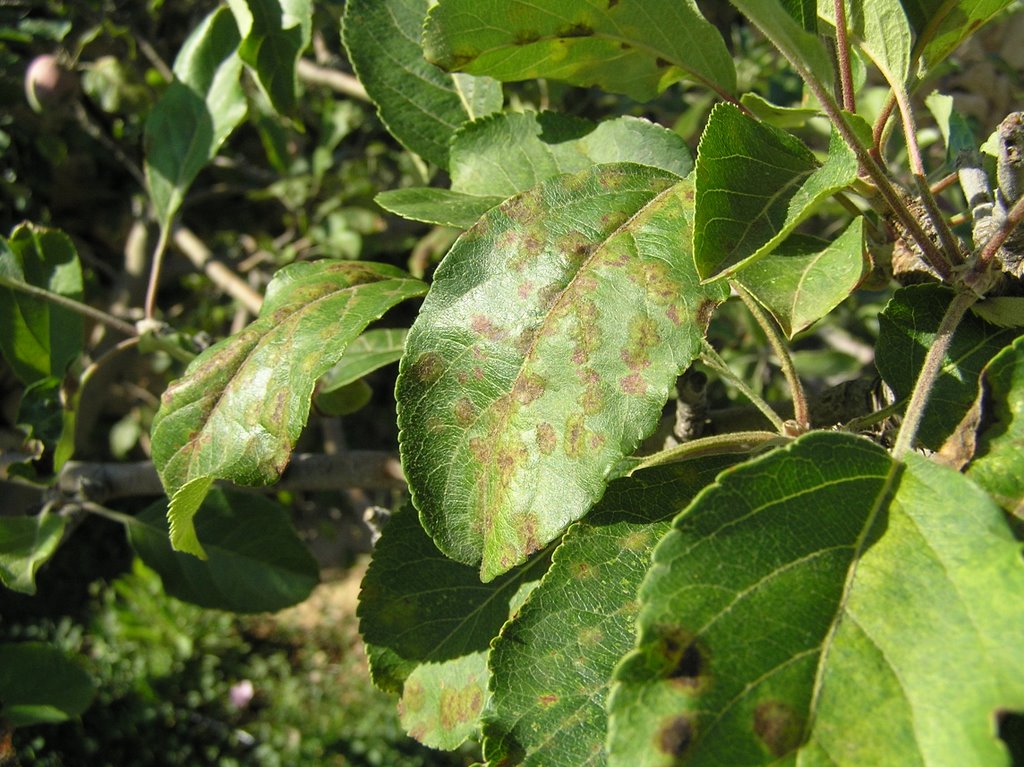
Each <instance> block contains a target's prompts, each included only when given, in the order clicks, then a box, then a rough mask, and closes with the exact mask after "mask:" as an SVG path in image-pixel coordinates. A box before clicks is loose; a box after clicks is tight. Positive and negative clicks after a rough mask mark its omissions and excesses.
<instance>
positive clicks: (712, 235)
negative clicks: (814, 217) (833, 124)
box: [693, 104, 857, 279]
mask: <svg viewBox="0 0 1024 767" xmlns="http://www.w3.org/2000/svg"><path fill="white" fill-rule="evenodd" d="M856 178H857V158H856V156H855V155H854V154H853V152H852V151H851V150H850V148H849V147H847V146H846V144H844V143H843V142H842V141H841V140H840V139H839V138H838V137H837V136H836V135H833V136H832V143H831V146H830V147H829V154H828V159H827V160H826V161H825V163H824V164H823V165H820V164H819V163H818V161H817V160H816V159H815V158H814V155H813V154H812V153H811V150H810V149H808V148H807V146H806V145H805V144H804V143H803V142H801V141H800V140H799V139H797V138H794V137H793V136H791V135H790V134H788V133H786V132H785V131H782V130H780V129H779V128H775V127H773V126H771V125H766V124H763V123H759V122H757V121H755V120H753V119H751V118H749V117H746V116H745V115H744V114H743V113H742V112H740V110H739V109H737V108H736V107H734V106H732V105H731V104H718V105H717V106H716V107H715V108H714V109H713V110H712V112H711V116H710V117H709V118H708V123H707V126H706V127H705V128H704V133H703V135H702V136H701V139H700V146H698V147H697V168H696V181H695V183H696V185H697V212H696V215H695V218H694V222H693V249H694V258H695V260H696V262H697V271H698V272H699V273H700V275H701V277H702V278H704V279H711V278H714V277H722V276H728V275H730V274H732V273H734V272H735V271H736V270H738V269H739V268H740V267H741V266H744V265H747V264H750V263H752V262H754V261H755V260H757V259H758V258H760V257H762V256H764V255H767V254H768V253H771V252H772V250H773V249H774V248H775V247H776V246H777V245H779V243H781V242H782V241H783V240H785V239H786V237H787V236H788V235H789V234H790V233H791V232H792V231H793V230H794V229H795V228H796V226H797V225H798V224H799V223H800V222H801V221H803V220H804V219H806V218H807V217H808V216H809V215H811V213H813V212H814V209H815V207H816V206H817V205H818V204H819V203H820V202H821V201H822V200H823V199H825V198H827V197H829V196H830V195H832V194H834V193H835V192H837V191H839V190H840V189H842V188H843V187H845V186H847V185H849V184H851V183H852V182H853V181H854V180H855V179H856Z"/></svg>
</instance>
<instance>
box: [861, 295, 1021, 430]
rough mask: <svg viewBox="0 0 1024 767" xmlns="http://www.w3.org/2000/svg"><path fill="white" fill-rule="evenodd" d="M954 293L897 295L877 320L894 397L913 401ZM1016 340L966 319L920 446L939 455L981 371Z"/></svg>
mask: <svg viewBox="0 0 1024 767" xmlns="http://www.w3.org/2000/svg"><path fill="white" fill-rule="evenodd" d="M952 300H953V291H952V290H950V289H949V288H945V287H942V286H939V285H915V286H911V287H907V288H902V289H900V290H897V291H896V293H895V295H894V296H893V298H892V300H891V301H890V302H889V304H888V305H887V306H886V307H885V310H884V311H883V312H882V313H881V314H880V315H879V318H878V320H879V333H878V343H877V345H876V347H875V365H876V366H877V368H878V372H879V373H881V375H882V378H883V379H884V380H885V382H886V383H887V384H888V385H889V386H890V387H891V388H892V390H893V392H894V393H895V394H896V397H897V398H899V399H903V398H905V397H909V396H910V393H911V392H912V391H913V388H914V384H915V383H916V382H917V376H918V374H919V373H920V371H921V366H922V364H924V358H925V355H926V354H927V352H928V349H929V348H931V345H932V342H933V341H934V339H935V333H936V331H937V330H938V328H939V323H940V322H941V321H942V316H943V314H944V313H945V311H946V307H948V306H949V304H950V302H951V301H952ZM1016 335H1017V333H1016V331H1015V330H1013V329H1011V328H999V327H996V326H994V325H989V324H988V323H987V322H985V321H984V320H982V319H980V318H978V317H976V316H974V315H973V314H967V315H966V316H965V317H964V318H963V320H962V321H961V322H960V324H959V325H958V326H957V329H956V333H955V334H954V335H953V341H952V343H951V345H950V348H949V352H948V353H947V355H946V359H945V360H944V361H943V364H942V372H941V373H940V374H939V377H938V379H937V380H936V382H935V386H934V387H933V389H932V393H931V396H930V398H929V400H928V407H927V408H926V409H925V413H924V419H923V420H922V422H921V427H920V431H919V432H918V441H920V443H921V444H922V445H924V446H925V447H927V448H930V449H932V450H938V449H939V448H940V447H941V446H942V443H943V441H945V439H946V437H948V436H949V435H950V434H951V433H952V432H953V430H954V429H955V428H956V427H957V424H959V423H960V420H961V419H962V418H963V417H964V414H965V413H966V412H967V410H968V409H969V408H970V407H971V405H972V404H973V402H974V400H975V398H976V397H977V395H978V377H979V376H980V374H981V370H982V368H983V367H984V366H985V365H986V363H988V361H989V360H990V359H992V358H993V357H994V356H995V355H996V354H997V353H998V352H999V351H1000V350H1001V349H1002V348H1003V347H1004V346H1006V344H1008V343H1010V342H1011V341H1012V340H1013V339H1014V337H1015V336H1016Z"/></svg>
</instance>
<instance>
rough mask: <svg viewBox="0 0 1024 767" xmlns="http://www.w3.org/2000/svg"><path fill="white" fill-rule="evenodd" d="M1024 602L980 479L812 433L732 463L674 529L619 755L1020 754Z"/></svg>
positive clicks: (1004, 761) (1012, 550)
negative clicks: (1017, 725)
mask: <svg viewBox="0 0 1024 767" xmlns="http://www.w3.org/2000/svg"><path fill="white" fill-rule="evenodd" d="M994 594H999V595H1000V597H999V599H993V595H994ZM1022 599H1024V563H1022V561H1021V557H1020V546H1019V544H1018V543H1017V542H1016V541H1014V539H1013V536H1012V534H1011V532H1010V530H1009V528H1008V527H1007V525H1006V523H1005V522H1004V520H1003V517H1002V512H1001V510H1000V509H999V508H998V507H997V506H996V505H995V504H993V503H992V502H991V500H990V499H989V498H988V497H987V496H986V495H985V494H984V493H983V492H981V491H980V490H979V489H978V488H977V487H976V486H975V485H974V484H973V483H972V482H970V481H969V480H967V479H966V478H964V477H963V476H962V475H960V474H958V473H956V472H954V471H951V470H949V469H946V468H944V467H941V466H938V465H936V464H934V463H931V462H930V461H928V460H927V459H925V458H923V457H921V456H918V455H916V454H910V455H909V456H908V458H907V461H906V464H905V465H904V464H900V463H897V462H894V461H893V460H892V459H891V458H890V456H889V455H888V453H887V452H886V451H885V450H884V449H883V448H881V447H879V446H877V445H875V444H873V443H872V442H870V441H867V440H864V439H861V438H858V437H854V436H852V435H849V434H841V433H837V432H814V433H811V434H809V435H806V436H804V437H801V438H800V439H798V440H796V441H795V442H793V443H791V444H790V445H789V446H788V447H785V448H782V449H779V450H776V451H775V452H773V453H770V454H768V455H767V456H764V457H762V458H759V459H755V460H754V461H751V462H748V463H746V464H744V465H742V466H739V467H736V468H735V469H732V470H729V471H727V472H725V473H724V474H722V475H720V477H719V479H718V481H717V483H716V484H715V485H713V486H711V487H710V488H708V489H707V490H705V491H704V492H703V493H702V494H701V495H699V496H698V497H697V498H696V499H695V500H694V501H693V503H692V504H691V505H690V506H689V508H688V509H686V510H685V511H684V512H683V513H682V514H680V516H679V517H678V518H677V519H676V520H675V522H674V523H673V530H672V532H670V533H669V534H668V535H667V536H665V538H664V539H663V540H662V542H661V543H660V544H659V545H658V547H657V549H656V550H655V554H654V565H653V567H652V569H651V571H650V572H649V574H648V576H647V578H646V579H645V581H644V583H643V586H642V587H641V589H640V601H641V609H640V618H639V621H638V629H639V638H638V640H637V649H635V650H634V651H633V652H631V653H630V654H628V655H627V656H626V657H625V658H624V659H623V660H622V662H621V663H620V665H619V666H618V668H617V669H616V672H615V682H614V684H613V689H612V694H611V696H610V698H609V702H608V706H609V711H610V719H611V725H610V736H609V749H610V754H611V759H610V762H609V763H610V764H611V765H612V766H613V767H615V766H616V765H629V767H651V766H653V765H666V766H668V765H677V764H682V763H685V764H688V765H689V764H692V765H715V766H718V765H721V766H722V767H724V766H725V765H738V764H743V765H769V764H814V765H818V764H821V765H825V764H827V765H835V766H836V767H860V766H861V765H868V764H920V765H940V764H957V765H971V766H972V767H973V766H977V767H982V766H983V765H1006V767H1008V765H1009V758H1008V754H1007V752H1006V750H1005V748H1004V746H1003V744H1002V741H1000V739H999V738H998V736H997V734H996V728H995V727H994V726H993V721H994V717H995V715H996V713H997V712H998V711H1006V710H1018V711H1019V710H1021V707H1022V706H1024V675H1022V674H1021V673H1020V669H1021V668H1024V652H1022V649H1021V648H1022V647H1024V620H1022V619H1021V615H1020V611H1018V610H1015V609H1007V607H1006V606H1007V605H1015V604H1020V602H1021V600H1022ZM953 659H955V662H952V661H953ZM937 702H938V703H940V704H941V705H937Z"/></svg>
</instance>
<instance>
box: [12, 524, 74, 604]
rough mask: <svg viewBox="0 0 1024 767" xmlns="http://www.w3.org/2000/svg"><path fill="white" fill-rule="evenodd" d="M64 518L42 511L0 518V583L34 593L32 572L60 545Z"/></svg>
mask: <svg viewBox="0 0 1024 767" xmlns="http://www.w3.org/2000/svg"><path fill="white" fill-rule="evenodd" d="M65 521H66V520H65V518H64V517H62V516H60V515H59V514H51V513H49V512H47V511H43V512H42V513H40V514H37V515H36V516H34V517H5V516H0V582H2V583H3V584H4V586H6V587H7V588H9V589H11V590H13V591H20V592H21V593H22V594H35V593H36V572H37V571H38V570H39V568H40V567H41V566H42V565H43V563H44V562H46V561H47V560H48V559H49V558H50V557H52V556H53V554H54V552H56V551H57V546H59V545H60V541H61V537H62V536H63V535H64V525H65Z"/></svg>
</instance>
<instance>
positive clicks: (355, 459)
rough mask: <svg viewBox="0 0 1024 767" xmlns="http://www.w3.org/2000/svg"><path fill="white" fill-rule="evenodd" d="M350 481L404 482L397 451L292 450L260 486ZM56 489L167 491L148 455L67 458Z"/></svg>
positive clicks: (377, 485) (87, 495) (119, 494)
mask: <svg viewBox="0 0 1024 767" xmlns="http://www.w3.org/2000/svg"><path fill="white" fill-rule="evenodd" d="M351 487H361V488H365V489H367V490H400V489H402V488H404V487H405V479H404V477H403V475H402V467H401V464H399V462H398V457H397V456H396V455H394V454H393V453H388V452H385V451H375V450H351V451H347V452H344V453H339V454H337V455H323V454H320V453H298V454H296V455H293V456H292V460H291V463H290V464H289V465H288V468H287V469H286V470H285V472H284V474H283V475H281V479H280V481H279V482H276V483H274V484H273V485H268V486H266V487H262V488H256V489H257V490H259V491H262V492H268V493H272V492H278V491H280V490H300V491H307V492H312V491H318V490H343V489H345V488H351ZM57 490H58V491H59V492H61V493H63V494H64V495H66V496H70V497H75V498H77V499H78V500H86V501H91V502H93V503H100V504H102V503H107V502H109V501H112V500H115V499H118V498H133V497H145V496H160V495H163V494H164V489H163V486H162V485H161V484H160V478H159V477H158V476H157V473H156V469H155V468H154V466H153V464H152V463H150V462H149V461H138V462H135V463H91V462H87V461H68V463H66V464H65V465H64V468H63V470H62V471H61V473H60V477H59V478H58V479H57Z"/></svg>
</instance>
